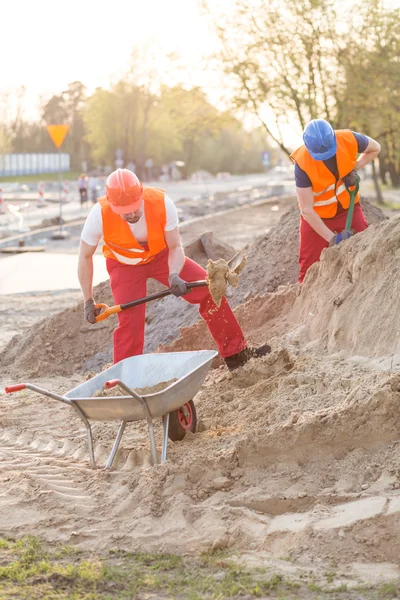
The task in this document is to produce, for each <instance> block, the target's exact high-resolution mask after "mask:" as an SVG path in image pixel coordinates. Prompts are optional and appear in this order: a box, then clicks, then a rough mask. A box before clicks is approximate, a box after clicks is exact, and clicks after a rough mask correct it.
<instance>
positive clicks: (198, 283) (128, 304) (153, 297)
mask: <svg viewBox="0 0 400 600" xmlns="http://www.w3.org/2000/svg"><path fill="white" fill-rule="evenodd" d="M207 285H208V284H207V281H206V280H205V279H204V280H202V281H188V282H187V286H188V293H189V292H190V291H191V290H192V289H194V288H199V287H206V286H207ZM170 294H172V292H171V290H170V289H168V290H163V291H162V292H157V293H156V294H151V295H150V296H146V297H145V298H139V299H138V300H132V302H126V303H125V304H120V308H121V310H126V309H127V308H132V307H133V306H139V304H145V303H146V302H151V300H159V299H160V298H164V297H165V296H169V295H170Z"/></svg>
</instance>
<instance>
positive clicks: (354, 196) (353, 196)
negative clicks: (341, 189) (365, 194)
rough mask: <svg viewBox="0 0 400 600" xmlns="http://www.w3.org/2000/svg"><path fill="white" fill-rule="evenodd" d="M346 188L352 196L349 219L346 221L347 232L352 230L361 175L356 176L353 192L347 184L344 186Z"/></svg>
mask: <svg viewBox="0 0 400 600" xmlns="http://www.w3.org/2000/svg"><path fill="white" fill-rule="evenodd" d="M344 185H345V187H346V190H347V191H348V192H349V194H350V204H349V210H348V213H347V219H346V225H345V230H346V231H350V230H351V226H352V224H353V213H354V204H355V201H356V197H357V194H358V190H359V189H360V177H359V175H357V176H356V183H355V185H354V187H353V186H351V187H353V189H352V190H351V189H350V187H348V186H347V184H346V183H345V184H344Z"/></svg>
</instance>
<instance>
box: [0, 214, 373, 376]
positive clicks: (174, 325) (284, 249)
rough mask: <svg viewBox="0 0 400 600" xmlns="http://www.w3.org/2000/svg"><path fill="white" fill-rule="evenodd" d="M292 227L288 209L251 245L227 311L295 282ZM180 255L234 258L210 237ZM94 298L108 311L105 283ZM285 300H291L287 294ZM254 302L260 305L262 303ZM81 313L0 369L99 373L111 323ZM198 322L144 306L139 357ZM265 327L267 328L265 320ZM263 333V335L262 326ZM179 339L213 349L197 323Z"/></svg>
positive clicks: (54, 324)
mask: <svg viewBox="0 0 400 600" xmlns="http://www.w3.org/2000/svg"><path fill="white" fill-rule="evenodd" d="M364 206H365V207H366V208H365V210H366V212H367V214H368V215H370V217H369V218H370V219H371V220H374V219H376V220H382V219H385V217H384V215H383V213H382V214H381V213H380V211H379V210H378V209H375V208H371V205H369V203H365V205H364ZM298 223H299V214H298V210H297V208H296V207H293V208H292V209H291V210H289V212H288V213H286V214H284V215H283V216H282V218H281V220H280V221H279V223H278V225H277V226H276V227H274V228H273V229H271V231H270V232H269V233H268V234H267V235H265V236H261V237H260V238H258V239H257V240H256V241H255V242H254V244H252V246H251V247H250V249H249V252H248V254H247V259H248V265H247V267H246V268H245V269H244V271H243V272H242V274H241V278H240V284H239V287H238V288H229V290H228V294H227V297H228V299H229V302H230V304H231V305H232V306H233V307H235V306H238V305H240V304H242V303H243V302H244V301H245V300H246V299H248V298H253V297H255V296H257V295H259V294H265V292H268V291H274V290H276V289H277V287H278V286H279V285H282V284H288V283H294V282H295V281H296V280H297V273H298V266H297V256H298ZM185 251H186V253H187V255H188V256H189V257H193V259H194V260H196V261H197V262H199V263H200V264H202V265H203V266H205V265H206V263H207V260H208V259H209V258H211V259H212V260H215V258H217V257H218V258H224V259H229V258H231V257H232V255H233V254H234V249H233V248H232V247H230V246H229V245H227V244H224V243H223V242H220V241H218V240H216V239H215V238H214V236H213V234H212V233H210V232H206V233H205V234H203V235H202V236H200V237H199V238H198V239H195V240H192V241H191V242H189V244H187V245H186V247H185ZM160 288H162V286H160V284H158V283H157V282H151V283H150V285H149V287H148V293H153V292H155V291H157V290H159V289H160ZM94 297H95V299H96V300H97V301H101V302H104V303H106V304H109V305H110V306H111V305H113V299H112V295H111V291H110V288H109V284H108V282H105V283H102V284H100V285H99V286H97V288H96V289H95V290H94ZM289 297H290V298H291V296H290V294H289ZM282 298H283V297H281V296H279V295H278V297H277V298H276V299H267V300H266V301H265V302H266V304H267V306H266V308H265V310H264V313H263V309H258V308H255V311H256V312H257V311H258V310H259V311H260V315H261V316H262V318H261V320H260V327H261V323H262V321H263V319H264V320H265V314H266V312H265V311H266V310H268V306H269V303H270V302H271V303H272V304H274V305H277V306H279V305H280V304H279V303H280V302H281V300H282ZM285 298H286V296H285ZM257 302H258V303H260V302H261V304H262V303H263V302H264V301H257ZM256 306H258V304H257V303H256ZM286 308H287V301H286V299H284V300H283V305H282V311H283V312H282V315H284V314H285V311H286ZM82 312H83V310H82V305H81V303H79V304H77V305H76V306H75V307H73V308H71V309H67V310H66V311H64V312H61V313H58V314H56V315H54V316H51V317H49V318H47V319H45V320H43V321H41V322H40V323H38V324H37V325H34V326H33V327H32V329H31V330H29V332H28V333H26V334H23V335H21V336H17V337H15V338H13V339H12V340H11V342H10V343H9V344H8V345H7V346H6V348H5V350H4V351H3V353H2V355H1V356H0V366H1V367H2V368H3V369H5V370H7V372H9V373H15V372H17V373H18V374H20V373H24V374H25V376H30V377H32V376H35V377H36V376H42V375H50V374H54V375H69V374H70V373H73V372H77V371H82V370H83V371H88V370H90V371H97V370H100V369H101V368H102V366H103V365H104V364H105V363H108V362H110V361H111V360H112V331H113V329H114V328H115V323H116V319H115V318H110V319H108V320H107V321H104V322H103V323H101V324H98V325H96V327H93V326H90V325H88V324H87V323H85V321H83V318H82ZM242 314H244V313H242V312H241V311H239V313H238V316H239V320H240V319H242V321H241V322H242V325H243V328H244V331H245V334H246V336H247V337H248V339H249V341H250V342H251V341H252V340H253V339H254V336H253V333H255V327H254V325H252V322H253V323H254V322H256V321H255V320H254V314H253V313H252V312H251V311H250V312H249V317H248V318H247V319H246V318H244V317H243V318H242V316H241V315H242ZM198 320H199V315H198V311H197V307H196V306H192V305H189V304H187V303H186V302H183V301H181V300H180V299H176V298H172V297H169V298H165V299H163V300H161V301H157V302H154V303H151V304H149V305H148V306H147V316H146V344H145V352H153V351H154V350H155V349H156V348H157V347H158V346H159V345H160V344H162V346H163V347H165V346H167V345H168V344H172V343H173V342H174V341H175V340H176V339H177V338H178V337H179V329H180V328H181V327H182V325H185V326H187V327H188V326H189V327H190V326H192V325H193V324H195V323H196V321H198ZM278 320H279V319H278ZM265 322H266V323H268V319H267V320H265ZM263 327H264V329H263V331H265V326H264V325H263ZM282 329H283V328H282ZM282 329H281V330H280V331H282ZM271 331H272V330H271ZM265 335H266V339H269V337H270V335H271V332H269V333H267V332H266V333H265ZM184 336H185V337H184V339H183V341H182V342H179V341H178V342H177V344H176V346H175V347H176V348H177V349H178V348H181V347H185V348H188V349H191V348H192V347H194V348H201V346H199V342H200V340H201V341H202V340H208V341H207V344H205V345H204V346H203V348H204V347H210V348H211V347H214V344H213V341H212V340H211V338H210V337H209V335H208V332H207V330H206V329H205V327H204V325H203V323H202V321H200V323H199V324H198V325H196V327H195V329H193V332H191V331H187V330H185V333H184ZM197 336H198V337H197ZM257 339H258V338H257ZM191 344H193V346H191Z"/></svg>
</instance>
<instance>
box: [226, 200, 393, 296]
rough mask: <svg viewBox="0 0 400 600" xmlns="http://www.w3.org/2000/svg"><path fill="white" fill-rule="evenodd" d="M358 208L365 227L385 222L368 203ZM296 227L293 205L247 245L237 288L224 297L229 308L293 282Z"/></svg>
mask: <svg viewBox="0 0 400 600" xmlns="http://www.w3.org/2000/svg"><path fill="white" fill-rule="evenodd" d="M362 206H363V211H364V214H365V217H366V219H367V221H368V223H369V224H371V225H374V224H376V223H380V222H381V221H385V220H387V217H386V216H385V215H384V214H383V212H382V211H381V210H380V208H377V207H375V206H374V205H372V204H371V203H370V202H368V200H363V201H362ZM299 224H300V215H299V210H298V208H297V207H296V206H293V207H292V208H291V209H290V210H289V211H288V212H287V213H285V214H284V215H282V217H281V219H280V221H279V223H278V224H277V225H276V226H275V227H273V228H272V229H271V230H270V231H269V232H268V233H267V234H265V235H262V236H259V237H258V238H257V239H256V240H255V241H254V243H253V244H251V246H250V248H249V251H248V252H247V254H246V256H247V260H248V264H247V266H246V268H245V270H244V271H243V273H242V274H241V276H240V285H239V287H238V288H237V289H235V290H231V292H230V293H229V295H228V297H229V300H230V302H231V304H232V306H237V305H238V304H241V303H242V302H243V301H245V300H248V299H249V298H252V297H254V296H256V295H258V294H265V293H266V292H274V291H275V290H276V289H277V288H278V287H279V286H280V285H287V284H289V283H295V282H296V281H297V278H298V275H299V265H298V256H299Z"/></svg>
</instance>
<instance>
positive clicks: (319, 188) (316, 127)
mask: <svg viewBox="0 0 400 600" xmlns="http://www.w3.org/2000/svg"><path fill="white" fill-rule="evenodd" d="M303 141H304V144H302V145H301V146H300V147H299V148H297V150H295V151H294V152H293V153H292V154H291V156H290V158H291V160H292V161H293V162H294V164H295V180H296V194H297V199H298V203H299V208H300V211H301V217H300V253H299V265H300V272H299V282H300V283H301V282H302V281H303V279H304V276H305V274H306V272H307V270H308V269H309V268H310V266H311V265H312V264H314V263H315V262H317V261H318V260H319V258H320V256H321V252H322V250H323V249H324V248H327V247H328V246H333V245H335V244H338V243H339V242H341V241H343V240H346V239H348V238H349V237H351V236H352V235H354V233H359V232H360V231H364V229H366V228H367V227H368V224H367V221H366V220H365V216H364V214H363V211H362V208H361V205H360V194H359V193H358V192H357V195H356V196H355V200H354V202H355V204H354V213H353V219H352V224H351V227H349V228H348V229H346V228H345V227H346V220H347V216H348V209H349V206H350V193H349V190H351V191H355V188H354V186H355V185H356V183H357V181H358V175H357V173H358V171H359V170H360V169H361V168H362V167H365V165H367V164H368V163H370V162H371V161H372V160H374V158H376V157H377V156H378V154H379V152H380V150H381V147H380V145H379V144H378V142H376V141H375V140H373V139H372V138H370V137H368V136H366V135H364V134H361V133H356V132H355V131H350V129H337V130H334V129H333V128H332V126H331V125H330V124H329V123H328V122H327V121H324V120H323V119H313V120H312V121H310V123H308V125H306V127H305V129H304V133H303ZM346 186H347V187H346ZM347 188H349V190H348V189H347Z"/></svg>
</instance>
